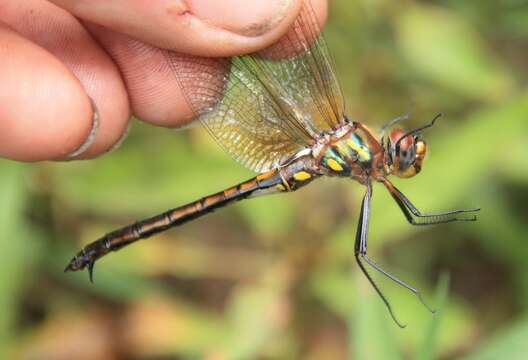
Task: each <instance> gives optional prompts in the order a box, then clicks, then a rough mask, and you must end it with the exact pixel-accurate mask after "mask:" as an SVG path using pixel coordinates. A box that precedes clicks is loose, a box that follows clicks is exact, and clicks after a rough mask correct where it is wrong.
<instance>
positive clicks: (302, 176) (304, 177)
mask: <svg viewBox="0 0 528 360" xmlns="http://www.w3.org/2000/svg"><path fill="white" fill-rule="evenodd" d="M311 177H312V175H310V174H309V173H307V172H306V171H299V172H297V173H295V174H293V178H294V179H295V180H297V181H305V180H308V179H309V178H311Z"/></svg>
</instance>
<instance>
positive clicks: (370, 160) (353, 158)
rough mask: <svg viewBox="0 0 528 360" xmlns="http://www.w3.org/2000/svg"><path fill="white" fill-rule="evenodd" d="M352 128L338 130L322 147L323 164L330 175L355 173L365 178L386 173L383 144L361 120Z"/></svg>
mask: <svg viewBox="0 0 528 360" xmlns="http://www.w3.org/2000/svg"><path fill="white" fill-rule="evenodd" d="M351 125H352V126H350V127H349V129H348V131H336V132H335V133H334V135H335V136H334V138H333V139H332V141H330V143H328V144H327V145H326V146H324V148H323V149H322V151H321V156H320V158H321V162H320V164H321V166H322V167H323V168H324V169H325V170H327V172H328V175H334V176H346V177H352V178H355V179H356V180H359V181H360V182H364V181H363V180H365V179H366V178H368V177H371V176H373V177H376V178H377V177H379V176H383V175H384V172H383V171H384V170H383V169H384V168H383V148H382V146H381V144H380V143H379V142H378V141H377V140H376V138H375V137H374V136H373V135H372V133H371V132H370V131H369V130H368V129H367V128H366V127H364V126H363V125H362V124H360V123H356V122H354V123H352V124H351Z"/></svg>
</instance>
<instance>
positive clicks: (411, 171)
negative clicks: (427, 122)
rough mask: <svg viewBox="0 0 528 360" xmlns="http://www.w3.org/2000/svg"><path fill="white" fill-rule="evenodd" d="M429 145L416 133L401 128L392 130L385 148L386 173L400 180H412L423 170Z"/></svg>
mask: <svg viewBox="0 0 528 360" xmlns="http://www.w3.org/2000/svg"><path fill="white" fill-rule="evenodd" d="M426 153H427V145H426V143H425V141H423V140H422V139H421V138H420V136H419V135H417V134H415V133H414V132H409V133H406V132H405V131H403V130H402V129H400V128H395V129H393V130H391V132H390V133H389V136H388V137H387V142H386V148H385V172H386V173H387V174H392V175H396V176H398V177H400V178H410V177H412V176H414V175H416V174H418V173H419V172H420V170H422V163H423V160H424V158H425V155H426Z"/></svg>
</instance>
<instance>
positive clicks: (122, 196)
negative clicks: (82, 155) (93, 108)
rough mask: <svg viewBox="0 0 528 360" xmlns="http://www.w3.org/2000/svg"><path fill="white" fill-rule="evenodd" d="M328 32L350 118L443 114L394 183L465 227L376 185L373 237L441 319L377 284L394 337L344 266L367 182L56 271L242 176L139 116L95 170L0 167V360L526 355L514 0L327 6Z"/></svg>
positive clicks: (381, 254)
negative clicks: (464, 214) (88, 247)
mask: <svg viewBox="0 0 528 360" xmlns="http://www.w3.org/2000/svg"><path fill="white" fill-rule="evenodd" d="M325 33H326V37H327V40H328V42H329V45H330V48H331V50H332V52H333V54H334V56H335V59H336V64H337V72H338V74H339V76H340V78H341V82H342V86H343V89H344V91H345V93H346V102H347V108H348V112H349V114H350V116H351V117H352V118H353V119H355V120H361V121H364V122H365V123H367V124H368V125H369V126H371V127H372V128H376V127H379V126H380V125H381V124H383V123H384V122H386V121H387V120H389V119H391V118H394V117H395V116H397V115H401V114H402V113H405V112H409V111H410V112H411V114H412V118H413V119H412V120H411V121H410V123H409V124H408V126H412V125H417V124H423V123H424V122H426V121H429V120H430V119H431V118H432V117H433V116H434V115H435V114H436V113H437V112H444V113H445V114H446V116H445V118H443V119H442V120H441V121H440V122H439V123H438V125H437V126H436V127H435V128H434V129H432V130H430V131H428V132H427V134H426V136H427V141H428V144H429V147H430V151H431V154H430V156H429V157H428V159H427V160H426V162H425V166H424V171H423V172H422V174H420V175H419V176H418V177H416V178H414V179H412V180H405V181H404V180H401V181H400V180H395V182H396V183H397V186H399V187H400V188H401V189H402V190H403V191H404V192H405V193H406V194H408V196H409V197H410V198H411V199H412V200H413V201H414V202H415V203H416V205H418V206H419V207H420V208H421V209H423V210H442V209H450V208H460V207H462V208H463V207H474V206H480V207H482V209H483V210H482V211H481V213H480V219H479V221H478V222H476V223H458V224H450V225H443V226H442V225H440V226H434V227H421V228H416V227H411V226H409V225H408V224H407V223H406V222H405V221H404V218H403V216H402V215H401V214H400V212H399V211H398V209H397V206H395V204H394V203H393V202H392V201H391V199H390V197H389V196H388V194H386V193H385V192H384V191H383V190H382V189H381V188H378V187H376V188H375V196H374V204H373V220H372V225H371V232H370V234H371V236H370V243H369V245H370V247H369V249H370V251H371V254H372V257H373V258H375V259H377V261H378V262H379V263H382V264H383V265H384V267H385V268H387V269H390V270H391V272H393V273H395V274H398V276H401V277H402V278H403V279H405V280H407V281H409V282H410V283H412V284H413V285H416V286H417V287H418V288H420V289H422V290H423V292H424V294H425V296H426V298H427V299H429V300H430V302H431V301H432V302H433V303H434V304H435V306H436V307H437V308H438V310H439V311H438V313H437V314H436V315H434V316H432V315H431V314H429V313H428V312H427V310H425V309H424V308H423V307H422V306H421V304H420V303H419V302H418V301H417V299H416V298H415V297H413V296H412V294H409V293H408V292H407V291H405V290H404V289H401V288H400V287H398V286H396V285H395V284H393V283H391V282H389V281H386V280H385V279H383V278H380V277H376V280H377V281H378V283H379V285H380V286H381V288H382V289H383V290H384V292H385V293H386V294H387V296H388V298H389V299H390V301H391V303H392V306H393V307H394V309H395V311H396V314H397V316H398V317H399V318H400V319H402V320H404V322H405V323H407V328H406V329H405V330H400V329H398V328H397V327H396V325H395V324H394V323H393V322H392V321H391V319H390V317H389V315H388V314H387V311H386V309H385V308H384V307H383V304H382V303H381V301H380V300H379V298H378V297H377V296H376V294H375V293H374V291H373V289H372V288H371V287H370V286H369V285H368V284H367V282H366V280H365V279H364V278H363V277H362V276H361V274H360V273H359V271H358V269H357V267H356V266H355V264H354V262H353V241H354V234H355V226H356V217H357V208H358V204H359V202H360V196H361V194H362V191H363V189H361V187H360V186H358V185H357V184H355V183H352V182H346V181H343V180H324V181H323V180H321V181H318V182H316V183H314V184H313V185H312V186H310V187H308V188H306V189H304V190H301V192H299V193H295V194H290V195H284V196H276V197H269V198H259V199H255V200H251V201H248V202H242V203H240V204H237V205H235V206H232V207H230V208H226V209H223V210H221V211H218V212H217V213H214V214H212V215H209V216H207V217H206V218H204V219H200V220H197V221H195V222H193V223H191V224H188V225H186V226H184V227H181V228H178V229H176V230H173V231H170V232H167V233H165V234H162V235H159V236H157V237H156V238H154V239H152V240H149V241H145V242H143V243H140V244H137V245H134V246H132V247H130V248H127V249H126V250H123V251H121V252H118V253H115V254H112V255H111V256H108V257H107V258H105V259H104V260H103V261H100V262H99V263H98V264H97V265H98V266H97V268H96V274H95V280H96V282H95V284H94V285H92V284H90V283H89V282H88V279H87V278H88V277H87V274H85V273H74V274H70V273H68V274H64V273H62V269H63V267H64V266H65V264H66V262H67V261H68V260H69V259H70V257H71V256H72V255H73V254H74V253H75V252H76V250H77V249H79V247H80V246H81V245H82V244H84V243H87V242H89V241H91V240H93V239H95V238H97V237H99V236H100V235H101V234H103V233H105V232H107V231H109V230H112V229H113V228H116V227H119V226H122V225H124V224H127V223H129V222H132V221H133V220H135V219H139V218H143V217H146V216H150V215H152V214H155V213H158V212H160V211H162V210H164V209H166V208H169V207H174V206H177V205H180V204H183V203H185V202H186V201H190V200H194V199H195V198H197V197H200V196H202V195H205V194H207V193H211V192H214V191H218V190H219V189H222V188H224V187H227V186H230V185H232V184H235V183H237V182H240V181H242V180H244V179H246V178H249V177H250V176H252V174H251V173H250V172H248V171H247V170H245V169H243V168H242V167H241V166H240V165H238V164H236V163H235V162H234V161H233V160H231V159H230V158H229V157H228V156H227V155H226V154H224V153H222V152H221V151H220V150H219V149H218V148H217V147H216V145H215V144H214V143H213V141H211V140H210V139H209V138H208V137H207V135H206V134H205V133H204V132H203V131H202V130H201V129H199V128H195V129H192V130H188V131H181V132H175V131H171V130H167V129H159V128H153V127H149V126H146V125H143V124H141V123H139V122H137V121H135V122H134V125H133V129H132V132H131V135H130V137H129V139H128V140H127V141H126V142H125V143H124V145H123V146H122V147H121V148H120V149H119V150H118V151H115V152H113V153H111V154H108V155H107V156H104V157H102V158H100V159H97V160H93V161H80V162H72V163H43V164H35V165H21V164H16V163H13V162H9V161H2V162H0V168H1V174H2V175H1V176H0V198H1V199H2V201H1V202H0V249H1V251H0V254H1V255H0V256H1V261H0V268H1V270H0V277H1V281H0V305H1V308H2V309H4V312H3V315H2V317H1V318H0V358H23V359H41V358H46V359H59V358H75V359H96V358H97V359H104V358H107V359H117V358H134V359H140V358H185V359H188V358H208V359H294V358H303V359H345V358H349V359H374V360H376V359H381V360H383V359H420V360H425V359H437V358H438V359H467V360H476V359H479V360H481V359H499V358H501V359H502V358H506V359H524V358H526V354H527V353H528V342H527V341H526V338H527V336H528V314H527V312H526V309H527V307H528V271H527V268H528V265H527V264H528V261H527V259H528V243H527V242H526V239H527V235H528V220H527V219H528V205H527V204H528V89H527V86H526V84H527V80H528V56H527V55H528V3H527V2H526V1H521V0H503V1H495V0H481V1H456V0H444V1H411V0H408V1H390V0H357V1H345V0H337V1H333V2H331V12H330V18H329V22H328V24H327V27H326V28H325ZM446 274H450V276H449V277H448V276H447V275H446ZM448 278H450V281H448ZM449 283H450V285H448V284H449ZM435 289H436V290H435ZM435 293H436V295H434V294H435Z"/></svg>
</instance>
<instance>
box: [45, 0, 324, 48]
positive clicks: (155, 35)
mask: <svg viewBox="0 0 528 360" xmlns="http://www.w3.org/2000/svg"><path fill="white" fill-rule="evenodd" d="M51 1H52V2H54V3H55V4H57V5H59V6H61V7H63V8H65V9H66V10H68V11H70V12H71V13H73V14H74V15H75V16H77V17H80V18H82V19H84V20H87V21H90V22H93V23H97V24H99V25H102V26H104V27H107V28H110V29H112V30H115V31H118V32H121V33H125V34H128V35H130V36H132V37H135V38H136V39H139V40H142V41H144V42H147V43H149V44H151V45H154V46H157V47H162V48H167V49H172V50H175V51H178V52H184V53H187V54H191V55H197V56H232V55H238V54H243V53H248V52H254V51H257V50H260V49H262V48H264V47H266V46H268V45H270V44H272V43H273V42H275V41H277V40H278V39H279V38H280V37H281V36H282V35H283V34H285V33H286V31H287V30H288V28H289V27H290V25H291V24H292V23H293V21H294V20H295V18H296V16H297V14H298V13H299V11H300V9H301V6H302V3H303V0H267V1H262V0H222V1H218V0H186V1H184V0H154V1H144V0H51ZM317 2H324V3H325V5H326V1H323V0H318V1H317ZM317 7H319V6H317ZM325 10H326V9H325ZM325 10H324V12H325V13H326V11H325ZM323 16H324V15H323Z"/></svg>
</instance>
